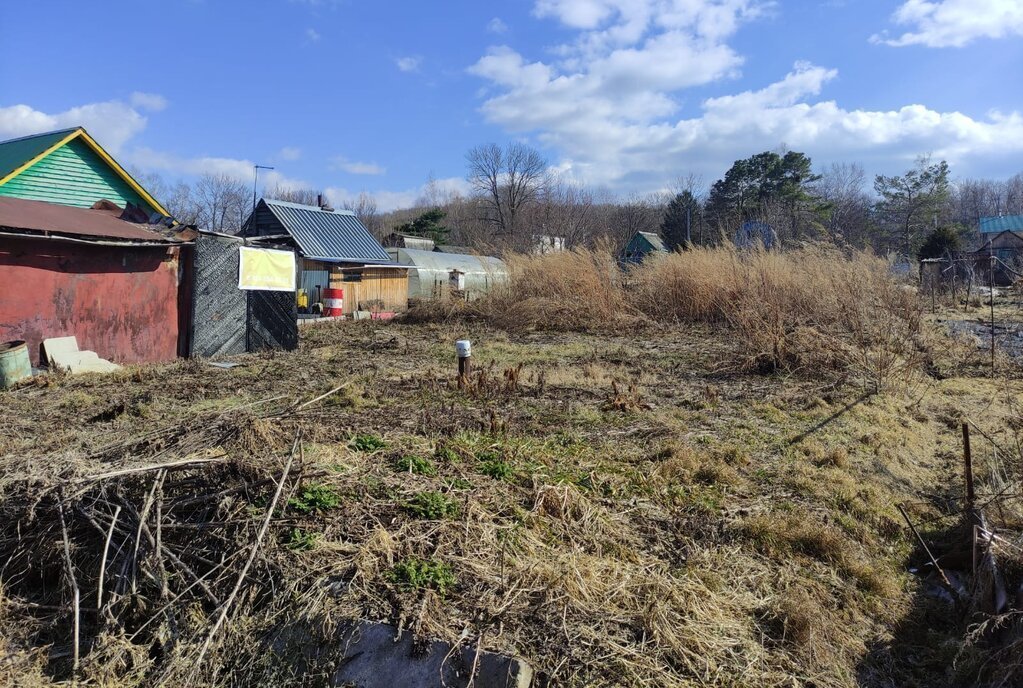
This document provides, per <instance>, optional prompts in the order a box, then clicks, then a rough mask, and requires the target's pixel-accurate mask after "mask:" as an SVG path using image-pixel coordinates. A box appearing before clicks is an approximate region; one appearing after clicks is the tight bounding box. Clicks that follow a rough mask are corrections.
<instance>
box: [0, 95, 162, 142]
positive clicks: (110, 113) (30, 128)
mask: <svg viewBox="0 0 1023 688" xmlns="http://www.w3.org/2000/svg"><path fill="white" fill-rule="evenodd" d="M138 95H142V94H138ZM161 100H162V99H161ZM78 126H83V127H85V128H86V129H87V130H88V131H89V133H90V134H91V135H92V136H93V138H95V139H96V140H97V141H99V143H100V145H101V146H103V147H104V148H106V149H107V150H109V151H110V152H111V153H115V154H116V153H117V152H118V151H120V150H121V148H122V147H123V146H124V144H125V143H126V142H127V141H128V140H129V139H131V138H132V137H134V136H135V135H137V134H138V133H139V132H141V131H142V130H143V129H145V127H146V117H145V115H143V114H141V113H140V112H139V111H138V108H137V107H133V106H132V105H129V104H128V103H124V102H122V101H120V100H108V101H103V102H99V103H89V104H87V105H79V106H77V107H73V108H69V109H67V110H64V111H63V112H56V113H46V112H42V111H41V110H36V109H35V108H32V107H30V106H28V105H10V106H6V107H5V106H0V139H8V138H16V137H18V136H28V135H29V134H38V133H41V132H45V131H53V130H55V129H66V128H70V127H78Z"/></svg>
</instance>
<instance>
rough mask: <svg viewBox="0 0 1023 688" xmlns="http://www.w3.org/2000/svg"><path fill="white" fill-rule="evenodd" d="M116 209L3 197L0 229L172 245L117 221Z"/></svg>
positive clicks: (126, 223) (136, 227)
mask: <svg viewBox="0 0 1023 688" xmlns="http://www.w3.org/2000/svg"><path fill="white" fill-rule="evenodd" d="M120 213H121V211H120V209H119V208H118V209H117V210H113V209H100V210H97V209H92V208H73V207H71V206H66V205H56V204H54V203H46V202H45V201H28V200H25V199H22V198H7V197H3V196H0V228H3V229H14V230H23V231H24V230H29V231H33V232H47V233H49V234H58V235H64V236H75V237H93V238H100V239H121V240H126V241H148V242H154V241H156V242H164V243H173V242H170V241H168V240H167V238H166V237H164V236H163V235H161V234H158V233H157V232H154V231H152V230H151V229H148V228H146V227H145V226H143V225H137V224H133V223H131V222H125V221H124V220H121V219H118V216H119V215H120Z"/></svg>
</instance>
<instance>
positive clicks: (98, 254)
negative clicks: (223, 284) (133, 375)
mask: <svg viewBox="0 0 1023 688" xmlns="http://www.w3.org/2000/svg"><path fill="white" fill-rule="evenodd" d="M178 291H179V290H178V249H177V248H159V247H157V248H128V247H119V246H95V245H88V244H77V243H67V242H60V241H50V240H39V239H21V238H12V237H0V341H9V340H12V339H24V340H25V341H27V342H28V346H29V351H30V352H31V355H32V363H33V365H36V364H38V362H39V354H40V345H41V343H42V341H43V340H44V339H48V338H50V337H65V336H69V335H75V336H76V337H77V338H78V346H79V348H80V349H91V350H92V351H95V352H96V353H98V354H99V355H100V357H102V358H106V359H109V360H111V361H114V362H115V363H140V362H149V361H164V360H169V359H173V358H175V357H176V356H177V354H178V332H179V327H181V323H182V322H187V317H184V318H179V308H180V307H182V306H183V305H184V304H183V303H182V299H180V298H179V293H178ZM182 315H186V314H182Z"/></svg>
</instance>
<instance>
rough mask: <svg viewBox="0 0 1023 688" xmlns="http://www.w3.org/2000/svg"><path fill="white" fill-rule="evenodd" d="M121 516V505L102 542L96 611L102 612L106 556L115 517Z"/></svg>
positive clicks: (112, 535) (115, 521)
mask: <svg viewBox="0 0 1023 688" xmlns="http://www.w3.org/2000/svg"><path fill="white" fill-rule="evenodd" d="M120 515H121V505H120V504H118V505H117V508H115V509H114V518H113V520H112V521H111V522H110V528H109V529H108V530H107V539H106V540H105V541H104V542H103V558H102V559H100V562H99V583H98V584H97V585H96V611H97V612H99V611H102V610H103V578H104V576H105V575H106V572H107V555H108V553H109V552H110V540H111V539H113V537H114V527H115V526H116V525H117V517H118V516H120Z"/></svg>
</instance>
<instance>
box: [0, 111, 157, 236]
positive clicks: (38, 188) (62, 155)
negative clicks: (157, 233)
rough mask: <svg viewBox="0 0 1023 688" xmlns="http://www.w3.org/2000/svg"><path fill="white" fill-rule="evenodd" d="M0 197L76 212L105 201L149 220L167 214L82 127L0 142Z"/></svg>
mask: <svg viewBox="0 0 1023 688" xmlns="http://www.w3.org/2000/svg"><path fill="white" fill-rule="evenodd" d="M0 197H9V198H23V199H26V200H32V201H46V202H47V203H56V204H58V205H68V206H73V207H75V208H92V206H93V204H95V203H96V202H97V201H99V200H107V201H110V202H112V203H113V204H115V205H117V206H121V207H122V208H125V209H128V208H132V209H137V210H140V211H141V212H142V214H143V215H144V216H146V217H154V219H157V218H159V217H163V216H168V215H170V213H168V212H167V210H166V208H164V207H163V206H162V205H160V203H159V201H157V200H156V199H155V198H153V197H152V195H150V193H149V192H148V191H146V190H145V189H144V188H142V186H141V185H140V184H139V183H138V182H137V181H135V179H134V178H133V177H132V176H131V175H130V174H128V172H126V171H125V169H124V168H123V167H121V165H120V164H118V162H117V161H116V160H114V159H113V158H112V157H111V156H110V154H109V153H107V152H106V151H105V150H103V148H102V147H101V146H100V145H99V144H98V143H97V142H96V140H95V139H93V138H92V137H91V136H89V133H88V132H87V131H85V129H84V128H83V127H74V128H72V129H62V130H60V131H51V132H48V133H45V134H35V135H33V136H23V137H21V138H17V139H11V140H9V141H3V142H0Z"/></svg>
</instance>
